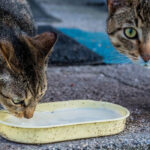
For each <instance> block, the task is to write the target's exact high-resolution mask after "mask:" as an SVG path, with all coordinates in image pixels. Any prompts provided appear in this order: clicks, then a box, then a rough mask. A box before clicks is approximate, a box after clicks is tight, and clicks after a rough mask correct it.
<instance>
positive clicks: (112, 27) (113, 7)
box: [107, 0, 150, 63]
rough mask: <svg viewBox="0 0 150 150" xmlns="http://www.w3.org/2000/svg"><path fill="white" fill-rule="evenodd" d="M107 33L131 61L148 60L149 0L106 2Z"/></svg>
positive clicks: (149, 36) (149, 54) (149, 52)
mask: <svg viewBox="0 0 150 150" xmlns="http://www.w3.org/2000/svg"><path fill="white" fill-rule="evenodd" d="M107 4H108V11H109V17H108V20H107V33H108V35H109V37H110V39H111V41H112V43H113V45H114V47H115V48H116V49H117V50H118V51H119V52H121V53H123V54H125V55H127V56H128V57H129V58H131V59H132V60H133V61H138V60H140V59H141V60H143V61H144V62H145V63H148V62H149V60H150V0H107Z"/></svg>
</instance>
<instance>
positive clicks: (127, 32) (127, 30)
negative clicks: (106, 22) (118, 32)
mask: <svg viewBox="0 0 150 150" xmlns="http://www.w3.org/2000/svg"><path fill="white" fill-rule="evenodd" d="M124 34H125V36H126V37H127V38H129V39H135V38H137V31H136V30H135V29H134V28H125V29H124Z"/></svg>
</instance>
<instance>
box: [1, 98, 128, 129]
mask: <svg viewBox="0 0 150 150" xmlns="http://www.w3.org/2000/svg"><path fill="white" fill-rule="evenodd" d="M75 101H76V102H77V101H80V102H96V103H101V104H105V105H113V106H116V107H118V108H120V109H121V110H122V111H124V112H126V115H124V116H122V117H118V118H116V119H106V120H96V121H86V122H79V123H67V124H60V125H55V126H54V125H48V126H41V127H40V126H32V127H27V126H26V127H25V126H24V127H23V125H15V124H11V123H7V122H5V121H2V120H0V124H2V125H5V126H9V127H12V128H20V129H47V128H58V127H67V126H76V125H83V124H95V123H109V122H115V121H121V120H125V119H127V118H128V117H129V116H130V112H129V110H128V109H127V108H125V107H123V106H121V105H118V104H114V103H110V102H105V101H95V100H68V101H58V102H46V103H39V104H38V105H39V106H40V105H45V104H59V103H65V102H67V103H69V102H70V103H72V102H75ZM37 111H38V110H37ZM0 113H8V112H7V111H5V110H0Z"/></svg>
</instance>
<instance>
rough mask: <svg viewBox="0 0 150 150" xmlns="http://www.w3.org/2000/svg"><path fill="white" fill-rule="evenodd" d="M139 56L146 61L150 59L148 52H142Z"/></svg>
mask: <svg viewBox="0 0 150 150" xmlns="http://www.w3.org/2000/svg"><path fill="white" fill-rule="evenodd" d="M141 57H142V59H143V60H144V61H145V62H146V63H147V62H148V61H149V60H150V54H143V55H141Z"/></svg>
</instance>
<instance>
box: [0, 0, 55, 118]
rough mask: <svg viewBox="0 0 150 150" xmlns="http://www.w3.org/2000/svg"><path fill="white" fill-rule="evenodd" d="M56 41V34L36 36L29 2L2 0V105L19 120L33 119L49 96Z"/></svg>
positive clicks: (0, 96) (0, 21)
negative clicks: (50, 58)
mask: <svg viewBox="0 0 150 150" xmlns="http://www.w3.org/2000/svg"><path fill="white" fill-rule="evenodd" d="M56 40H57V35H56V34H55V33H52V32H46V33H42V34H40V35H36V27H35V24H34V21H33V17H32V13H31V11H30V8H29V5H28V3H27V1H26V0H0V104H1V105H2V106H3V107H4V108H5V109H7V110H8V111H9V112H10V113H11V114H13V115H15V116H16V117H21V118H22V117H24V118H28V119H29V118H32V117H33V114H34V111H35V108H36V105H37V104H38V102H39V100H40V99H41V98H42V96H43V95H44V94H45V92H46V89H47V80H46V67H47V61H48V56H49V55H50V53H51V51H52V47H53V45H54V44H55V42H56Z"/></svg>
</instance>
